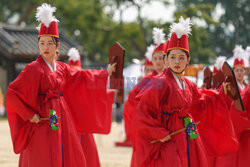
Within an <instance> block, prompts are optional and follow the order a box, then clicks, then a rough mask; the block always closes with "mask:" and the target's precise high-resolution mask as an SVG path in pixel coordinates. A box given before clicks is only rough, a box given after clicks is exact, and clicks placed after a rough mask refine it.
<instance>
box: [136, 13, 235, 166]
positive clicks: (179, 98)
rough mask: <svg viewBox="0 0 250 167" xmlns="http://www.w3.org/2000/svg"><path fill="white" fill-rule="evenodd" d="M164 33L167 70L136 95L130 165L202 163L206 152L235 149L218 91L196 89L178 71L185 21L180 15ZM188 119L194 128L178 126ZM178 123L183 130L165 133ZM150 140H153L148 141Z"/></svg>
mask: <svg viewBox="0 0 250 167" xmlns="http://www.w3.org/2000/svg"><path fill="white" fill-rule="evenodd" d="M170 31H171V38H170V43H169V46H168V51H167V56H166V58H165V60H166V62H167V64H168V66H169V68H168V69H167V70H165V71H164V72H163V73H162V74H161V75H158V76H156V77H155V78H157V79H159V80H162V81H163V86H160V87H157V86H155V87H151V88H149V89H147V90H145V91H144V92H143V93H142V94H140V93H139V94H138V95H137V96H138V98H140V102H139V104H138V108H137V111H136V114H135V115H136V128H137V129H136V133H135V134H136V137H135V145H136V147H135V148H136V150H135V154H134V161H135V164H134V166H136V167H165V166H169V167H188V166H189V167H190V166H191V167H208V166H209V163H208V159H207V156H208V155H223V154H226V153H229V152H234V151H236V150H237V147H238V143H237V140H236V137H235V134H234V131H233V127H232V123H231V122H230V117H229V112H228V110H227V107H225V105H226V102H225V99H224V95H223V94H224V92H223V91H220V92H219V91H213V90H210V91H209V90H200V89H198V88H197V87H196V86H195V85H194V84H193V83H192V82H191V81H189V80H187V79H186V78H185V77H182V75H181V74H182V72H183V71H184V69H185V68H186V66H187V64H188V63H189V61H190V53H189V48H188V34H190V31H191V27H190V19H186V20H184V19H183V18H182V17H181V18H180V20H179V23H174V24H173V25H172V26H171V30H170ZM221 90H222V89H221ZM140 96H141V97H140ZM188 117H189V118H191V119H192V120H193V121H194V122H198V121H200V124H199V125H198V126H197V127H196V130H195V129H194V127H195V126H194V123H192V122H189V123H188V124H187V127H186V126H184V123H185V124H186V120H189V121H190V119H188ZM184 120H185V122H184ZM184 127H186V128H185V130H184V131H182V132H180V133H177V134H175V135H171V133H172V132H176V131H177V130H180V129H182V128H184ZM191 127H192V129H193V130H190V128H191ZM196 132H197V133H198V134H199V136H198V137H197V133H196ZM154 140H156V141H158V142H155V143H151V142H152V141H154Z"/></svg>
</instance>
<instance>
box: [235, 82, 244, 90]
mask: <svg viewBox="0 0 250 167" xmlns="http://www.w3.org/2000/svg"><path fill="white" fill-rule="evenodd" d="M237 84H238V86H239V87H240V89H241V90H244V88H245V86H244V84H241V83H239V82H238V81H237Z"/></svg>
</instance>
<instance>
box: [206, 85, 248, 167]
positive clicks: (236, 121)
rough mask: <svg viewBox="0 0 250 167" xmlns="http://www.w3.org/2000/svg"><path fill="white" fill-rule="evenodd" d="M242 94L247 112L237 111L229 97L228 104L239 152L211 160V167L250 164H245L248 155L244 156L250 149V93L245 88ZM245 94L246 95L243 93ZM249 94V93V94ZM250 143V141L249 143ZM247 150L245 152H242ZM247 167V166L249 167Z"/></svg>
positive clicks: (241, 166)
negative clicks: (248, 112) (249, 129)
mask: <svg viewBox="0 0 250 167" xmlns="http://www.w3.org/2000/svg"><path fill="white" fill-rule="evenodd" d="M245 86H247V85H245ZM239 90H240V93H241V96H242V100H243V104H244V106H245V111H244V112H242V111H237V110H236V109H235V107H234V104H233V103H232V100H231V99H229V98H228V97H227V103H228V104H229V109H230V114H231V118H232V122H233V127H234V130H235V133H236V135H237V138H238V141H239V150H238V151H237V152H235V153H229V154H227V155H223V156H219V157H215V158H211V166H212V167H221V166H222V167H224V166H225V167H245V166H244V164H248V165H249V164H250V161H249V162H248V163H245V161H246V159H249V158H247V153H246V154H245V155H243V152H248V154H250V152H249V151H247V150H250V148H249V147H248V146H249V145H250V143H249V144H248V143H247V141H248V140H249V139H248V138H249V136H248V135H247V133H249V132H248V130H247V129H248V128H250V121H249V117H248V116H247V108H248V107H247V106H248V105H249V104H248V103H249V102H248V103H247V99H248V100H249V99H250V98H249V96H250V95H249V96H248V97H247V94H248V93H249V94H250V91H249V90H248V91H247V87H245V89H244V90H245V91H244V90H242V89H240V87H239ZM243 92H244V93H243ZM247 92H248V93H247ZM248 142H250V141H248ZM242 150H245V151H242ZM242 162H243V163H242ZM248 165H247V166H248Z"/></svg>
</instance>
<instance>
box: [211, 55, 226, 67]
mask: <svg viewBox="0 0 250 167" xmlns="http://www.w3.org/2000/svg"><path fill="white" fill-rule="evenodd" d="M226 59H227V58H226V57H225V56H219V57H217V58H216V61H215V64H214V66H215V68H216V69H217V70H220V69H221V68H222V66H223V64H224V62H225V61H226Z"/></svg>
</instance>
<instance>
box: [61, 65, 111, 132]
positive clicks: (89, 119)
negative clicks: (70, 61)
mask: <svg viewBox="0 0 250 167" xmlns="http://www.w3.org/2000/svg"><path fill="white" fill-rule="evenodd" d="M66 73H67V75H66V78H67V84H66V87H65V89H64V98H65V99H66V102H67V104H68V106H69V107H70V111H71V113H72V116H73V119H74V122H75V125H76V128H77V130H78V131H79V132H86V133H104V134H107V133H109V132H110V128H111V121H110V120H111V118H112V111H110V110H108V105H109V101H108V96H107V91H106V86H107V79H108V72H107V70H91V71H89V70H80V69H77V68H72V67H69V66H68V65H66Z"/></svg>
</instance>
